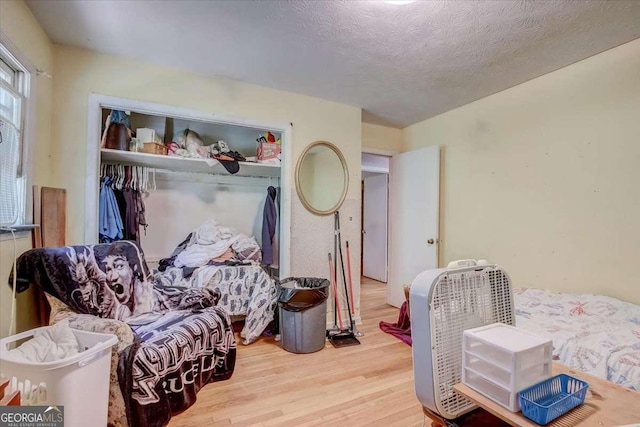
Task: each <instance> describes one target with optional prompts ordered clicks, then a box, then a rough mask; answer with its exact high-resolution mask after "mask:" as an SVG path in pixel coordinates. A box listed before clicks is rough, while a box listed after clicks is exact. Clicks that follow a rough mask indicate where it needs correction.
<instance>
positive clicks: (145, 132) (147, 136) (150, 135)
mask: <svg viewBox="0 0 640 427" xmlns="http://www.w3.org/2000/svg"><path fill="white" fill-rule="evenodd" d="M136 138H138V141H140V142H143V143H144V142H156V131H155V130H154V129H149V128H138V129H136Z"/></svg>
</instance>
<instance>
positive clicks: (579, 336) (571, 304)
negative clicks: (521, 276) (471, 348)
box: [514, 288, 640, 390]
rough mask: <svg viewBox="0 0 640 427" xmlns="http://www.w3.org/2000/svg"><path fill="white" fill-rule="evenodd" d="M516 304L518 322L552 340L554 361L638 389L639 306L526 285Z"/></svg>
mask: <svg viewBox="0 0 640 427" xmlns="http://www.w3.org/2000/svg"><path fill="white" fill-rule="evenodd" d="M514 303H515V308H516V325H517V326H518V327H521V328H523V329H526V330H528V331H531V332H534V333H537V334H538V335H542V336H546V337H549V338H550V339H552V340H553V358H554V360H558V361H559V362H560V363H562V364H564V365H567V366H571V367H573V368H576V369H580V370H581V371H585V372H589V373H592V374H594V375H597V376H599V377H601V378H606V379H607V380H609V381H612V382H615V383H618V384H621V385H624V386H626V387H630V388H632V389H635V390H640V306H637V305H635V304H631V303H627V302H623V301H620V300H618V299H615V298H610V297H606V296H601V295H577V294H563V293H556V292H550V291H545V290H541V289H527V288H523V289H515V290H514Z"/></svg>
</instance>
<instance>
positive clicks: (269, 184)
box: [85, 95, 291, 278]
mask: <svg viewBox="0 0 640 427" xmlns="http://www.w3.org/2000/svg"><path fill="white" fill-rule="evenodd" d="M114 121H115V122H118V121H122V123H123V126H116V125H110V124H111V123H113V122H114ZM290 134H291V126H290V125H287V126H278V125H272V124H268V123H260V122H257V121H251V120H245V119H237V118H230V117H226V116H225V117H223V116H220V115H217V114H214V115H212V114H210V113H205V112H200V111H195V110H186V109H182V108H176V107H171V106H164V105H160V104H154V103H147V102H143V101H134V100H126V99H119V98H112V97H106V96H103V95H92V96H91V99H90V105H89V128H88V143H87V198H86V200H87V201H86V212H87V222H86V224H85V242H86V243H98V242H108V241H112V240H119V239H129V240H135V241H137V242H138V243H139V244H140V246H141V247H142V249H143V252H144V254H145V257H146V260H147V263H148V264H149V267H150V268H152V269H154V268H157V267H158V265H159V263H160V261H161V260H163V259H167V258H168V257H170V256H171V254H172V252H173V251H174V250H176V249H177V246H178V245H179V244H180V243H181V242H183V241H184V240H185V238H187V236H189V235H190V233H192V232H194V231H195V230H198V229H199V228H200V227H202V226H206V227H209V226H210V225H211V224H212V223H211V221H215V222H216V223H217V226H219V228H220V229H221V230H225V232H226V230H233V231H234V232H237V234H238V235H242V236H246V237H248V238H249V239H252V240H254V241H255V243H257V245H258V246H259V248H260V251H261V253H262V256H263V261H264V262H263V265H264V267H265V268H266V269H267V271H269V273H270V275H271V276H272V277H275V278H280V277H285V276H286V275H288V274H289V271H288V270H289V241H290V236H289V228H290V227H289V217H290V198H289V196H288V193H289V192H290V191H289V189H288V187H289V183H288V182H286V180H284V179H282V177H283V176H287V171H288V168H289V165H288V160H289V157H288V153H289V152H290V141H291V139H290ZM274 147H277V148H278V149H277V150H275V149H274ZM105 187H108V188H105ZM105 192H108V193H109V195H108V196H107V195H105V194H106V193H105ZM103 193H104V194H103ZM111 193H114V194H111ZM107 197H109V199H110V200H111V201H112V202H113V201H115V204H113V205H112V206H111V211H110V212H111V214H112V215H113V214H116V213H119V216H120V218H121V222H122V224H120V225H119V226H120V228H121V230H120V231H118V230H116V231H115V232H113V230H111V232H110V233H109V232H107V233H105V230H104V221H103V218H104V215H105V209H106V208H108V207H109V204H107V203H105V199H106V198H107ZM267 217H268V218H267ZM267 223H268V224H267ZM111 225H113V224H111ZM116 228H117V226H116ZM265 229H267V230H270V232H269V231H267V232H266V234H265ZM214 230H216V231H215V232H218V231H219V230H218V229H217V228H215V229H214ZM234 249H235V248H234Z"/></svg>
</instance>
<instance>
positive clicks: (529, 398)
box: [518, 374, 589, 425]
mask: <svg viewBox="0 0 640 427" xmlns="http://www.w3.org/2000/svg"><path fill="white" fill-rule="evenodd" d="M588 387H589V384H587V383H586V382H584V381H582V380H579V379H577V378H574V377H572V376H570V375H566V374H560V375H556V376H555V377H552V378H549V379H548V380H545V381H543V382H541V383H538V384H536V385H533V386H531V387H529V388H526V389H524V390H522V391H521V392H519V393H518V400H519V401H520V409H521V410H522V414H523V415H524V416H525V417H527V418H529V419H530V420H533V421H535V422H536V423H538V424H540V425H546V424H549V423H550V422H551V421H552V420H554V419H556V418H558V417H559V416H560V415H562V414H566V413H567V412H569V411H570V410H572V409H573V408H575V407H576V406H579V405H582V404H583V403H584V400H585V398H586V397H587V388H588Z"/></svg>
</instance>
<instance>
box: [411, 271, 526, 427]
mask: <svg viewBox="0 0 640 427" xmlns="http://www.w3.org/2000/svg"><path fill="white" fill-rule="evenodd" d="M472 264H475V263H472ZM409 300H410V303H411V338H412V340H413V375H414V382H415V388H416V395H417V397H418V400H419V401H420V402H421V403H422V405H423V406H425V407H427V408H428V409H430V410H431V411H433V412H435V413H437V414H440V416H442V417H443V418H446V419H454V418H457V417H459V416H461V415H463V414H464V413H466V412H469V411H471V410H472V409H474V408H475V407H476V406H475V404H474V403H473V402H472V401H470V400H468V399H467V398H465V397H463V396H461V395H459V394H457V393H456V392H455V391H454V390H453V386H454V385H455V384H457V383H459V382H460V381H461V380H462V332H463V331H464V330H465V329H470V328H476V327H479V326H484V325H489V324H491V323H496V322H501V323H506V324H507V325H514V324H515V316H514V313H513V292H512V286H511V281H510V280H509V276H508V275H507V273H506V272H505V271H504V270H503V269H502V268H501V267H499V266H497V265H482V266H480V265H472V266H468V267H462V268H441V269H437V270H427V271H424V272H423V273H420V274H419V275H418V277H416V278H415V280H414V281H413V283H412V284H411V292H410V298H409Z"/></svg>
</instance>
